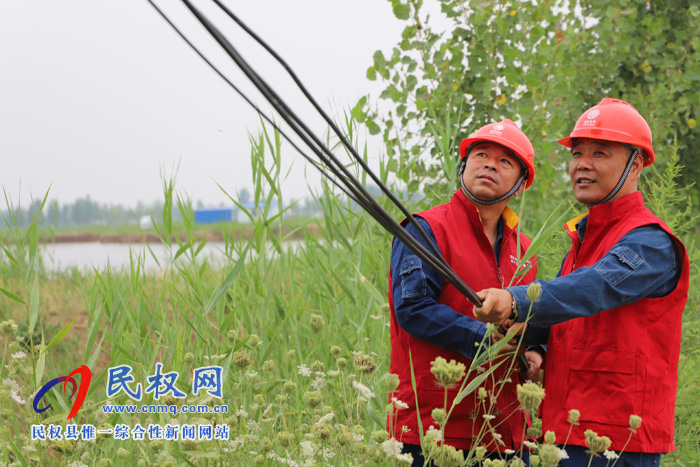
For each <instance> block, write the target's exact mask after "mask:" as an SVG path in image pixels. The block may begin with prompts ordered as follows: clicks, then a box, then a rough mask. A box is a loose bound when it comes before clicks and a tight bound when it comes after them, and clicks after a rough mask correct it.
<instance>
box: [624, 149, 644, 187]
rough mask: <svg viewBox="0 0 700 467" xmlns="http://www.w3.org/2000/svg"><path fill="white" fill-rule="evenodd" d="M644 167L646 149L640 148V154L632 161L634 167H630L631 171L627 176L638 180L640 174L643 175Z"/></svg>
mask: <svg viewBox="0 0 700 467" xmlns="http://www.w3.org/2000/svg"><path fill="white" fill-rule="evenodd" d="M642 167H644V151H642V150H640V151H639V155H638V156H637V157H635V158H634V162H632V167H631V168H630V173H629V175H628V176H627V178H629V179H630V180H632V181H635V182H636V181H638V180H639V177H640V175H642Z"/></svg>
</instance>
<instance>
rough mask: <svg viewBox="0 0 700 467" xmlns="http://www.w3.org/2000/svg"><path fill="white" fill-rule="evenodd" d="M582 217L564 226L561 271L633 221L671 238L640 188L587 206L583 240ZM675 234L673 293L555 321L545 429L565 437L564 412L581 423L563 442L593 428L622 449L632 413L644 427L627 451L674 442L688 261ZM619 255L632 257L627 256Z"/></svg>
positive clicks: (603, 248) (593, 255)
mask: <svg viewBox="0 0 700 467" xmlns="http://www.w3.org/2000/svg"><path fill="white" fill-rule="evenodd" d="M582 217H583V215H582V216H579V217H578V218H576V219H573V220H571V221H569V222H568V223H567V224H566V228H567V231H568V233H569V235H570V236H571V240H572V242H573V246H572V248H571V250H570V251H569V254H568V256H567V257H566V260H565V261H564V264H563V266H562V275H566V274H570V273H571V272H572V271H574V269H577V268H581V267H585V266H592V265H594V264H595V263H596V262H597V261H598V260H599V259H601V258H602V257H603V255H605V254H606V253H607V252H608V251H609V250H610V249H611V248H612V247H613V246H615V244H616V243H617V242H618V240H619V239H620V238H621V237H622V236H623V235H625V234H626V233H627V232H629V231H631V230H632V229H635V228H637V227H641V226H643V225H658V226H660V227H661V228H663V229H664V230H665V231H666V232H668V234H669V235H671V236H673V233H672V232H671V231H670V229H669V228H668V226H667V225H666V224H664V223H663V222H662V221H661V220H659V218H657V217H656V216H655V215H654V214H652V212H651V211H649V210H648V209H647V208H646V207H644V200H643V199H642V195H641V192H639V191H637V192H635V193H633V194H630V195H627V196H625V197H623V198H620V199H618V200H616V201H614V202H612V203H606V204H602V205H599V206H594V207H592V208H591V210H590V213H589V217H588V224H587V226H586V233H585V236H584V240H583V243H581V242H579V237H578V233H577V232H576V229H575V224H576V222H578V221H579V220H580V219H581V218H582ZM673 238H674V239H675V241H676V244H677V246H678V249H679V252H680V256H681V257H682V258H683V270H682V273H681V277H680V280H679V282H678V285H677V286H676V288H675V289H674V290H673V291H672V292H671V293H670V294H668V295H666V296H665V297H660V298H645V299H642V300H639V301H637V302H634V303H632V304H629V305H626V306H622V307H619V308H614V309H611V310H605V311H603V312H601V313H598V314H597V315H595V316H591V317H586V318H577V319H573V320H570V321H567V322H565V323H561V324H558V325H556V326H553V327H552V329H551V332H550V335H549V341H548V347H547V359H546V360H547V361H546V363H545V388H546V393H547V395H546V397H545V399H544V403H543V405H542V420H543V432H544V431H546V430H552V431H554V432H555V433H556V434H557V440H558V441H563V439H564V438H565V437H566V434H567V432H568V431H569V427H570V425H569V423H568V421H567V419H568V411H569V410H571V409H577V410H579V411H580V412H581V418H580V422H579V425H577V426H574V427H573V430H572V432H571V436H570V438H569V442H568V443H569V444H573V445H578V446H585V442H584V441H585V437H584V431H586V430H588V429H591V430H593V431H595V432H596V433H597V434H598V435H599V436H608V437H609V438H610V439H611V440H612V447H611V448H610V449H613V450H618V451H619V450H621V449H622V447H623V446H624V444H625V442H626V441H627V439H628V437H629V435H630V431H629V429H628V428H629V416H630V415H638V416H640V417H642V426H641V428H639V429H638V430H637V433H636V434H635V435H633V436H632V439H631V440H630V442H629V444H628V445H627V447H626V448H625V450H626V451H629V452H649V453H655V452H669V451H672V450H673V449H674V448H675V447H674V444H673V430H674V421H673V417H674V407H675V401H676V386H677V384H678V357H679V353H680V345H681V322H682V315H683V308H684V307H685V303H686V301H687V298H688V274H689V272H688V271H689V266H688V255H687V253H686V251H685V247H684V246H683V244H682V243H681V241H680V240H678V239H677V238H676V237H675V236H673ZM668 254H669V255H671V254H673V253H672V252H670V251H669V253H668ZM619 260H620V261H623V262H625V261H634V259H633V258H632V259H630V258H626V257H625V256H624V255H622V256H620V257H619ZM590 292H591V293H595V291H594V290H591V291H590Z"/></svg>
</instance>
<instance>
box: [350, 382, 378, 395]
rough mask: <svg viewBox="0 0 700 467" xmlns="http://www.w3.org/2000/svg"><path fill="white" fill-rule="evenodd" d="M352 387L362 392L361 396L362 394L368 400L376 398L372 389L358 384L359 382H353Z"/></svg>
mask: <svg viewBox="0 0 700 467" xmlns="http://www.w3.org/2000/svg"><path fill="white" fill-rule="evenodd" d="M352 387H353V388H355V389H357V390H358V391H360V394H362V396H363V397H365V398H367V399H372V398H373V397H374V393H373V392H372V390H371V389H370V388H368V387H367V386H365V385H364V384H362V383H358V382H357V381H353V382H352Z"/></svg>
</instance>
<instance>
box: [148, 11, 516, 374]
mask: <svg viewBox="0 0 700 467" xmlns="http://www.w3.org/2000/svg"><path fill="white" fill-rule="evenodd" d="M182 1H183V3H184V4H185V5H186V6H187V8H188V9H189V10H190V11H191V12H192V14H193V15H194V16H195V17H196V18H197V19H198V20H199V22H200V23H201V24H202V25H203V26H204V28H206V30H207V31H208V32H209V33H210V34H211V36H212V37H213V38H214V39H215V40H216V41H217V42H218V43H219V45H220V46H221V47H222V48H223V50H224V51H225V52H226V54H227V55H228V56H229V57H230V58H231V59H232V60H233V61H234V62H235V64H236V65H237V66H238V68H240V70H241V71H242V72H243V73H244V74H245V75H246V77H247V78H248V79H249V80H250V81H251V83H252V84H253V85H254V86H255V87H256V88H257V89H258V90H259V91H260V93H261V94H262V95H263V96H264V97H265V99H266V100H267V101H268V102H269V103H270V105H271V106H272V108H274V109H275V111H276V112H277V114H278V115H279V116H280V117H281V118H282V120H284V121H285V122H286V123H287V125H288V126H289V128H290V129H291V130H292V131H293V132H294V133H295V134H296V135H297V136H298V137H299V139H300V140H301V141H302V142H303V144H304V146H306V148H307V149H308V151H310V152H311V153H312V154H314V155H315V156H316V158H317V159H314V158H313V157H311V156H309V155H308V154H307V153H306V152H305V151H304V149H302V148H301V147H300V146H299V145H298V144H296V143H295V142H294V141H292V139H291V138H290V137H289V136H288V135H287V134H286V133H285V132H284V131H283V130H282V129H281V128H280V127H279V125H278V124H277V123H276V122H275V121H273V119H271V118H270V117H269V116H267V115H266V114H265V113H264V112H263V111H262V110H261V109H260V108H258V106H256V105H255V104H254V103H253V102H252V101H251V100H250V99H249V98H248V97H247V96H246V95H245V94H244V93H243V92H242V91H241V90H240V89H239V88H238V87H237V86H236V85H235V84H234V83H233V82H231V80H229V79H228V78H227V77H226V76H225V75H224V74H223V73H222V72H221V71H220V70H219V69H218V68H217V67H216V66H215V65H214V64H213V63H212V62H211V61H210V60H208V59H207V58H206V57H205V56H204V54H202V52H200V51H199V50H198V49H197V47H196V46H195V45H194V44H193V43H192V42H191V41H190V40H188V39H187V37H185V35H184V34H183V33H182V32H181V31H180V29H178V27H177V26H176V25H175V24H174V23H173V22H172V21H171V20H170V19H169V18H168V16H167V15H166V14H165V13H164V12H163V11H162V10H161V9H159V8H158V6H156V5H155V3H154V2H153V1H152V0H148V2H149V3H150V4H151V5H152V6H153V7H154V8H155V9H156V11H158V13H159V14H160V15H161V16H162V17H163V18H164V19H165V20H166V21H167V22H168V24H169V25H170V26H171V27H172V28H173V29H174V30H175V31H176V32H177V34H178V35H179V36H180V37H181V38H182V39H183V40H184V41H185V42H187V44H188V45H189V46H190V47H191V48H192V49H193V50H194V51H195V52H196V53H197V54H198V55H199V56H200V57H201V58H202V59H203V60H204V61H205V62H206V63H207V64H208V65H209V66H210V67H211V68H212V69H213V70H214V71H215V72H216V73H217V74H218V75H219V76H220V77H221V78H223V79H224V80H225V81H226V83H228V84H229V85H230V86H231V87H232V88H233V89H234V90H235V91H236V92H237V93H238V94H239V95H240V96H241V97H242V98H243V99H244V100H245V101H246V102H247V103H248V104H249V105H250V106H251V107H253V108H254V109H255V110H256V112H258V114H260V115H261V117H262V118H264V119H265V120H266V121H267V122H268V123H270V124H271V125H272V126H273V127H274V128H275V129H276V130H277V131H278V132H279V134H280V135H281V136H282V137H283V138H284V139H285V140H286V141H288V142H289V143H290V144H291V145H292V147H293V148H294V149H295V150H296V151H297V152H298V153H299V154H300V155H301V156H302V157H304V158H305V159H306V160H307V161H309V162H310V163H311V164H312V166H313V167H315V168H316V169H317V170H319V171H320V172H321V174H323V175H324V176H325V177H327V178H328V180H330V181H331V183H333V184H334V185H335V186H336V187H338V188H339V189H340V190H341V191H342V192H343V193H345V194H346V195H347V196H348V197H349V198H350V199H352V200H353V201H354V202H355V203H357V204H358V205H359V206H361V207H362V209H364V210H365V211H367V213H369V214H370V215H371V216H372V217H373V218H374V219H375V220H376V221H377V222H379V224H380V225H381V226H382V227H383V228H384V229H386V230H387V231H389V232H390V233H391V234H393V235H394V236H395V237H396V238H398V239H399V240H401V241H402V242H403V243H404V244H405V245H406V246H407V247H408V248H409V249H410V250H411V251H413V252H414V253H415V254H416V255H417V256H418V257H419V258H420V259H422V260H423V261H424V262H425V263H426V264H427V265H429V266H430V267H432V268H433V269H434V270H435V271H437V272H438V273H439V274H440V275H442V276H443V277H444V278H445V279H446V280H447V281H448V282H449V283H450V284H452V285H453V286H454V287H455V288H457V290H458V291H459V292H460V293H462V294H463V295H464V296H465V297H466V298H467V299H468V300H469V301H470V302H472V303H473V304H474V305H477V306H480V305H481V304H482V300H481V298H480V297H479V296H478V295H477V294H476V293H475V292H474V291H473V290H472V289H471V288H469V286H468V285H467V284H465V283H464V281H463V280H462V279H461V278H460V277H459V276H458V275H457V274H456V273H455V271H454V270H453V269H452V268H451V267H450V265H449V264H447V262H446V261H445V259H444V258H443V257H442V255H441V254H440V252H439V250H438V249H437V248H436V247H435V245H434V244H433V242H432V241H431V240H430V239H429V237H428V235H427V234H426V233H425V231H424V230H423V229H422V228H421V226H420V224H419V223H418V222H416V220H415V219H414V218H413V216H412V215H411V213H410V212H409V211H408V210H407V209H406V207H405V206H404V205H403V204H402V203H401V202H400V201H399V200H398V199H397V198H396V197H395V196H394V195H393V194H392V192H391V191H390V190H389V188H387V186H386V185H385V184H384V183H382V181H381V180H380V178H379V177H378V176H377V175H376V174H375V173H374V172H373V171H372V170H371V169H370V167H369V166H368V165H367V163H366V162H365V160H364V159H363V158H362V157H361V156H360V155H359V154H358V152H357V150H356V149H355V148H354V146H353V145H352V144H351V143H350V142H349V141H348V140H347V138H346V136H345V134H344V133H343V132H342V131H341V130H340V129H339V128H338V127H337V125H336V124H335V122H334V121H333V120H332V119H331V118H330V117H329V116H328V115H327V114H326V112H325V111H324V110H323V109H322V108H321V107H320V106H319V105H318V103H317V102H316V100H315V99H314V98H313V97H312V96H311V94H310V93H309V91H308V90H307V89H306V87H305V86H304V85H303V84H302V82H301V81H300V80H299V78H298V77H297V75H296V74H295V73H294V71H292V69H291V68H290V67H289V65H288V64H287V63H286V62H285V61H284V60H283V59H282V57H280V56H279V55H278V54H277V53H276V52H275V51H274V50H273V49H272V48H271V47H270V46H269V45H268V44H267V43H266V42H265V41H263V40H262V39H261V38H260V37H259V36H258V35H257V34H255V32H253V31H252V30H251V29H250V28H249V27H248V26H246V25H245V23H243V21H241V19H240V18H239V17H238V16H236V15H235V14H234V13H233V12H232V11H231V10H230V9H229V8H227V7H226V6H225V5H224V4H223V3H222V2H221V1H220V0H212V1H213V2H214V3H215V4H216V5H217V6H218V7H219V8H221V10H222V11H223V12H224V13H225V14H226V15H227V16H228V17H229V18H230V19H231V20H233V21H234V22H235V23H236V24H238V26H239V27H240V28H241V29H243V30H244V31H245V32H246V33H247V34H248V35H249V36H250V37H252V38H253V39H254V40H255V41H256V42H258V43H259V44H260V45H261V46H262V47H263V48H264V49H265V50H266V51H267V52H268V53H269V54H270V55H271V56H272V57H274V59H275V60H276V61H277V62H279V63H280V65H281V66H282V67H283V68H284V69H285V70H286V72H287V73H288V74H289V76H290V77H291V78H292V80H293V81H294V83H295V84H296V85H297V86H298V87H299V89H300V90H301V92H302V93H303V94H304V96H305V97H306V98H307V99H308V100H309V102H310V103H311V104H312V105H313V107H314V108H315V109H316V111H318V113H319V115H321V117H322V118H323V119H324V120H325V121H326V123H327V124H328V125H329V127H330V128H331V130H332V131H333V133H335V135H336V136H337V137H338V139H339V141H340V142H341V143H342V145H343V147H344V148H345V149H346V150H347V151H348V153H349V154H350V155H351V157H352V158H353V159H354V160H355V161H356V162H357V163H358V164H359V165H360V167H362V169H363V170H364V171H365V172H366V173H367V175H369V177H370V178H371V179H372V180H373V181H374V183H376V184H377V186H379V188H380V189H381V190H382V192H383V193H384V194H385V195H386V196H387V198H388V199H389V200H390V201H391V202H392V203H394V205H395V206H396V207H397V208H398V209H399V210H400V211H401V213H402V214H403V215H404V216H405V218H406V220H407V221H408V222H410V223H411V224H412V225H413V226H414V227H415V228H416V230H417V231H418V232H419V233H420V235H421V237H422V238H423V239H424V241H425V243H426V244H427V245H430V247H431V249H430V250H428V249H427V248H425V247H424V246H423V245H422V244H421V243H420V242H418V240H416V239H415V238H414V237H413V236H412V235H410V234H409V233H408V232H407V231H406V230H405V229H404V228H403V226H401V224H400V223H398V222H397V221H396V220H394V219H393V218H392V217H391V215H389V213H388V212H387V211H386V210H385V209H384V208H383V207H382V206H381V205H380V204H379V203H378V202H377V200H376V199H375V198H374V197H373V196H372V195H371V194H370V193H369V192H368V191H367V190H366V189H365V187H364V186H363V185H362V183H360V182H359V181H358V180H357V178H356V177H355V176H354V175H353V174H352V173H351V172H350V170H349V169H348V168H347V167H346V166H345V165H344V164H343V163H341V162H340V161H339V160H338V158H337V157H336V156H335V154H334V153H333V151H331V150H330V149H329V148H328V147H327V146H326V145H325V144H324V143H323V141H322V140H321V139H320V138H319V137H317V136H316V135H315V134H314V133H313V132H312V131H311V130H310V129H309V127H308V126H307V125H306V124H305V123H304V122H303V121H302V120H301V118H300V117H299V116H298V115H297V114H296V113H295V112H294V111H293V110H292V109H291V108H290V107H289V106H288V105H287V104H286V102H285V101H284V99H282V97H281V96H280V95H279V94H277V93H276V92H275V91H274V90H273V89H272V88H271V87H270V85H269V84H268V83H267V82H266V81H265V80H264V79H263V78H262V77H261V76H260V75H259V74H258V73H257V72H256V71H255V70H254V69H253V68H252V67H251V66H250V64H249V63H248V62H247V61H246V60H245V59H244V58H243V57H242V56H241V54H240V53H239V52H238V51H237V50H236V48H235V47H233V45H232V44H231V43H230V42H229V40H228V39H227V38H226V37H225V36H224V35H223V34H222V33H221V32H220V31H219V30H218V29H217V28H216V27H215V26H214V25H213V24H212V22H211V21H209V20H208V19H207V18H206V16H204V14H203V13H202V12H201V11H200V10H199V9H198V8H196V7H195V6H194V5H193V4H192V2H190V1H189V0H182ZM431 250H432V251H431ZM519 360H520V363H521V366H523V361H522V359H519ZM525 364H527V361H526V360H525ZM524 368H527V367H524Z"/></svg>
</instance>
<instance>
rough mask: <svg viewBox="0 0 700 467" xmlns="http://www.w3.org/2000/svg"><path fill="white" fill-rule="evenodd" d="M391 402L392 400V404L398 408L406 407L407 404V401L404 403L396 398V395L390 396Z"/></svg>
mask: <svg viewBox="0 0 700 467" xmlns="http://www.w3.org/2000/svg"><path fill="white" fill-rule="evenodd" d="M391 402H393V404H394V405H395V406H396V408H398V409H407V408H408V404H407V403H405V402H404V401H400V400H398V399H397V398H396V397H392V398H391Z"/></svg>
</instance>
